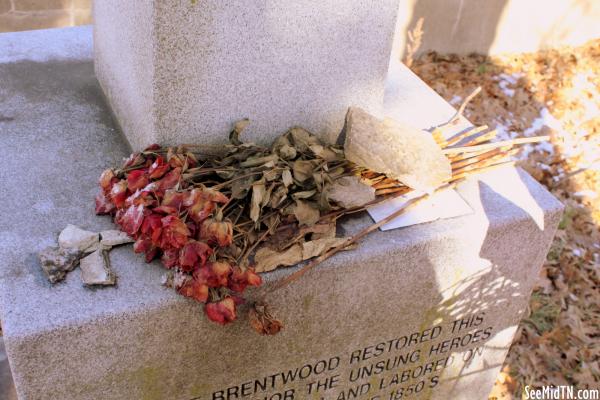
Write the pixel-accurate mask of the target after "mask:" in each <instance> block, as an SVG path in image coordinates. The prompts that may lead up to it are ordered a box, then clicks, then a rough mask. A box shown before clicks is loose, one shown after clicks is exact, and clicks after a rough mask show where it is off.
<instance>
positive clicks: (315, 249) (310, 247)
mask: <svg viewBox="0 0 600 400" xmlns="http://www.w3.org/2000/svg"><path fill="white" fill-rule="evenodd" d="M345 241H346V238H336V237H334V238H326V239H318V240H309V241H308V242H304V243H302V258H303V259H304V260H308V259H309V258H313V257H317V256H320V255H321V254H323V253H325V252H326V251H327V250H329V249H331V248H332V247H335V246H337V245H340V244H342V243H343V242H345Z"/></svg>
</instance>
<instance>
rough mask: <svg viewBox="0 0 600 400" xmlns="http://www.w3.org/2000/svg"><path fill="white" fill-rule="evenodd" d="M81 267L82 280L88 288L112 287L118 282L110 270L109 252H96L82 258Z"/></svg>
mask: <svg viewBox="0 0 600 400" xmlns="http://www.w3.org/2000/svg"><path fill="white" fill-rule="evenodd" d="M79 267H80V268H81V280H82V281H83V283H84V284H85V285H86V286H93V285H102V286H110V285H114V284H115V283H116V282H117V277H116V275H115V274H114V273H113V272H112V270H111V269H110V260H109V259H108V252H106V251H104V250H96V251H94V252H93V253H91V254H89V255H88V256H87V257H85V258H82V259H81V262H80V265H79Z"/></svg>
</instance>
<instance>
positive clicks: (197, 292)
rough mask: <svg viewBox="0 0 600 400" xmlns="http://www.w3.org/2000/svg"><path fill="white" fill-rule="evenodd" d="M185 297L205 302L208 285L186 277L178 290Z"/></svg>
mask: <svg viewBox="0 0 600 400" xmlns="http://www.w3.org/2000/svg"><path fill="white" fill-rule="evenodd" d="M178 292H179V293H180V294H182V295H183V296H185V297H190V298H192V299H194V300H197V301H199V302H201V303H206V300H208V286H207V285H206V284H204V283H202V282H199V281H197V280H196V279H188V280H187V281H186V283H184V284H183V286H181V287H180V288H179V290H178Z"/></svg>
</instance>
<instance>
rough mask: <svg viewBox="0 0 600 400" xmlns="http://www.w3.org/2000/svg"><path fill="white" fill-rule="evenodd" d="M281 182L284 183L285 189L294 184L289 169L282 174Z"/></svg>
mask: <svg viewBox="0 0 600 400" xmlns="http://www.w3.org/2000/svg"><path fill="white" fill-rule="evenodd" d="M281 180H282V181H283V184H284V185H285V187H288V186H290V185H292V184H293V183H294V179H293V178H292V173H291V172H290V170H289V169H288V168H286V169H284V170H283V172H282V173H281Z"/></svg>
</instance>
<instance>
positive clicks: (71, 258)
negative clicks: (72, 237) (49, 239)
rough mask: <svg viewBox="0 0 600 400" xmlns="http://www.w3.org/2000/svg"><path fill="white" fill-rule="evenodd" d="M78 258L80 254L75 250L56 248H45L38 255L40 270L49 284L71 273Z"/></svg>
mask: <svg viewBox="0 0 600 400" xmlns="http://www.w3.org/2000/svg"><path fill="white" fill-rule="evenodd" d="M80 256H81V252H79V251H77V250H69V249H61V248H57V247H47V248H45V249H44V250H42V251H41V252H40V253H39V254H38V257H39V259H40V263H41V264H42V270H43V271H44V273H45V274H46V277H47V278H48V280H49V281H50V283H56V282H60V281H62V280H63V279H65V276H66V275H67V272H69V271H72V270H73V269H74V268H75V267H76V266H77V263H78V262H79V258H80Z"/></svg>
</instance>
